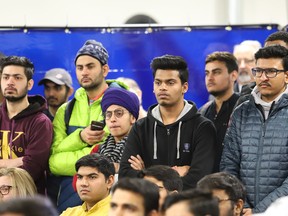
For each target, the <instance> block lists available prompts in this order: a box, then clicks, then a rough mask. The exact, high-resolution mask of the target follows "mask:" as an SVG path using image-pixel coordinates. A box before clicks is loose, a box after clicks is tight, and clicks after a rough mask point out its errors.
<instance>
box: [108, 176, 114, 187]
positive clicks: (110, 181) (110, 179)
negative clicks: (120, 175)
mask: <svg viewBox="0 0 288 216" xmlns="http://www.w3.org/2000/svg"><path fill="white" fill-rule="evenodd" d="M114 182H115V179H114V175H110V176H109V178H108V179H107V187H108V190H110V189H111V188H112V186H113V184H114Z"/></svg>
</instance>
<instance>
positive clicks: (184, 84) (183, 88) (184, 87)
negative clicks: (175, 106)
mask: <svg viewBox="0 0 288 216" xmlns="http://www.w3.org/2000/svg"><path fill="white" fill-rule="evenodd" d="M187 91H188V82H185V83H183V85H182V93H183V94H185V93H186V92H187Z"/></svg>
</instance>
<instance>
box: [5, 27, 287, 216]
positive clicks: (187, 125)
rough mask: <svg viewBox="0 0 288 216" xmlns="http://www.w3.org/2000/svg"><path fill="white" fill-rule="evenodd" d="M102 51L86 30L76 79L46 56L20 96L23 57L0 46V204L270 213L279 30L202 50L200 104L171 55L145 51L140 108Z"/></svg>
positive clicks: (283, 77)
mask: <svg viewBox="0 0 288 216" xmlns="http://www.w3.org/2000/svg"><path fill="white" fill-rule="evenodd" d="M108 59H109V54H108V51H107V50H106V48H105V47H104V46H103V44H102V43H101V42H98V41H95V40H92V39H91V40H87V41H86V42H85V44H84V45H83V46H82V47H81V48H80V49H79V50H78V52H77V53H76V56H75V59H74V63H75V68H76V77H77V81H78V83H79V85H80V88H79V89H77V90H75V91H74V89H73V81H72V78H71V75H70V74H69V72H68V71H66V70H65V69H63V68H53V69H50V70H48V71H47V72H46V74H45V76H44V77H43V79H41V80H40V81H39V83H38V85H43V86H44V96H40V95H35V96H30V95H28V91H29V90H31V89H32V88H33V85H34V81H33V74H34V65H33V63H32V62H31V61H30V60H29V59H28V58H26V57H18V56H7V57H5V56H2V57H1V63H0V74H1V95H2V96H3V99H1V106H0V129H1V136H0V138H1V141H0V147H1V148H0V201H1V202H0V216H1V215H9V214H11V215H12V214H15V215H24V216H26V215H29V216H31V215H32V216H33V215H35V216H37V215H43V216H46V215H47V216H48V215H51V216H54V215H63V216H66V215H69V216H74V215H75V216H82V215H83V216H84V215H87V216H88V215H97V216H106V215H107V216H108V215H109V216H118V215H119V216H120V215H122V216H129V215H131V216H132V215H135V216H136V215H139V216H140V215H141V216H158V215H161V216H184V215H185V216H205V215H210V216H218V215H220V216H240V215H244V216H251V215H254V214H257V215H261V214H263V215H272V213H273V212H272V211H271V208H270V206H272V207H273V206H275V204H274V202H277V203H279V199H281V200H283V198H285V197H288V145H287V143H288V136H287V134H288V129H287V128H288V127H287V126H288V125H287V124H288V121H287V119H288V89H287V83H288V33H287V32H284V31H279V32H275V33H273V34H271V35H270V36H269V37H268V38H267V39H266V41H265V43H264V47H263V48H261V43H259V42H258V41H243V42H242V43H240V44H238V45H235V47H234V52H233V53H229V52H226V51H217V52H213V53H210V54H208V55H207V57H206V60H205V69H204V70H205V84H206V88H207V91H208V92H209V94H210V95H211V97H210V101H208V102H207V103H206V104H204V105H203V106H202V107H200V108H197V105H196V104H195V103H194V102H193V101H188V100H185V93H186V92H187V91H188V88H189V86H188V79H189V70H188V65H187V63H186V61H185V59H184V58H183V57H181V56H175V55H168V54H166V55H163V56H156V57H155V58H153V59H152V60H151V64H150V67H151V71H152V74H151V76H153V80H154V81H153V90H154V91H153V92H154V94H155V97H156V99H157V104H153V105H151V106H150V107H149V109H148V110H147V111H145V110H144V109H143V107H142V99H141V96H142V92H141V89H140V88H139V85H138V84H137V83H136V82H135V81H133V80H131V79H129V78H124V77H119V78H118V79H116V80H109V79H107V75H108V72H109V64H108ZM69 98H71V100H69ZM286 200H287V199H286ZM282 203H283V201H282ZM284 204H285V205H287V206H288V203H287V201H286V203H285V202H284ZM274 208H275V207H274ZM279 208H281V207H279ZM266 210H267V211H266ZM265 211H266V212H265ZM269 212H270V213H269Z"/></svg>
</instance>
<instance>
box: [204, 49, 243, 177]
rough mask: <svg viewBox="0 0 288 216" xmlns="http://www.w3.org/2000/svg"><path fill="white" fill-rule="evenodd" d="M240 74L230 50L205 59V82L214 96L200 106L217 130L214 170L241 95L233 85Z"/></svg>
mask: <svg viewBox="0 0 288 216" xmlns="http://www.w3.org/2000/svg"><path fill="white" fill-rule="evenodd" d="M237 76H238V65H237V61H236V58H235V57H234V56H233V55H232V54H231V53H229V52H214V53H212V54H210V55H208V56H207V58H206V60H205V83H206V88H207V91H208V92H209V93H210V94H211V95H213V96H214V99H213V100H212V101H209V102H208V103H206V104H205V105H204V106H203V107H201V108H200V112H201V113H202V114H203V115H204V116H205V117H206V118H208V119H210V120H211V121H212V122H213V123H214V125H215V127H216V130H217V138H216V140H217V149H216V160H215V164H214V172H218V171H219V164H220V160H221V155H222V150H223V145H222V142H223V139H224V136H225V133H226V130H227V126H228V122H229V118H230V115H231V113H232V111H233V109H234V106H235V103H236V102H237V100H238V98H239V95H237V94H236V93H234V90H233V86H234V82H235V81H236V79H237Z"/></svg>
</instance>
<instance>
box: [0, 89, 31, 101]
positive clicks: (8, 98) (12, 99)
mask: <svg viewBox="0 0 288 216" xmlns="http://www.w3.org/2000/svg"><path fill="white" fill-rule="evenodd" d="M26 96H27V91H26V92H23V94H21V95H19V96H10V95H8V96H7V95H4V97H5V98H6V100H7V101H9V102H18V101H21V100H23V98H25V97H26Z"/></svg>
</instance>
